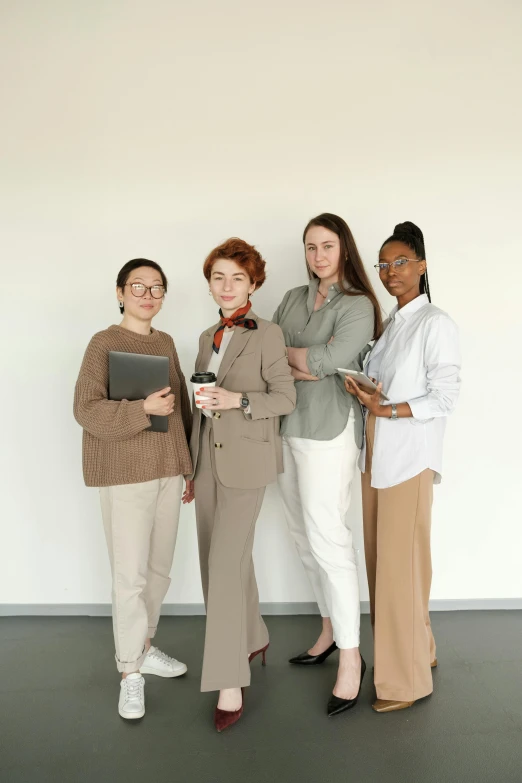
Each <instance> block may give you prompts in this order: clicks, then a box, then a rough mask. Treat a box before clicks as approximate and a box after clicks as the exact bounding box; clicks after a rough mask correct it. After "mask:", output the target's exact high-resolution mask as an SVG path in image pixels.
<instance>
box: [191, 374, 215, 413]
mask: <svg viewBox="0 0 522 783" xmlns="http://www.w3.org/2000/svg"><path fill="white" fill-rule="evenodd" d="M216 380H217V378H216V376H215V374H214V373H213V372H195V373H194V374H193V375H192V378H191V379H190V382H191V384H192V389H193V391H194V400H195V401H196V408H201V407H202V406H203V405H204V404H205V402H206V401H207V400H208V399H209V398H208V397H204V396H203V395H202V394H198V395H196V392H197V391H199V390H200V389H202V388H205V387H207V386H215V385H216Z"/></svg>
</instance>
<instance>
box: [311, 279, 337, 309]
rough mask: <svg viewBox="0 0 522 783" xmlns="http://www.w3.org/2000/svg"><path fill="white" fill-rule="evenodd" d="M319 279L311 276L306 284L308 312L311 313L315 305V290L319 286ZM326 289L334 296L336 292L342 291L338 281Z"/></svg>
mask: <svg viewBox="0 0 522 783" xmlns="http://www.w3.org/2000/svg"><path fill="white" fill-rule="evenodd" d="M320 282H321V281H320V280H319V278H318V277H312V279H311V280H310V282H309V284H308V303H307V304H308V312H309V313H313V310H314V307H315V300H316V297H317V290H318V288H319V283H320ZM328 291H329V292H330V293H331V295H332V296H336V295H337V294H340V293H342V291H341V286H340V285H339V283H334V284H333V285H331V286H330V288H329V289H328ZM325 301H326V300H325Z"/></svg>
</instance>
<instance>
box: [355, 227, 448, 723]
mask: <svg viewBox="0 0 522 783" xmlns="http://www.w3.org/2000/svg"><path fill="white" fill-rule="evenodd" d="M376 268H377V269H378V271H379V276H380V278H381V281H382V283H383V285H384V287H385V288H386V290H387V291H388V292H389V293H390V294H392V295H393V296H396V297H397V307H396V308H394V310H393V311H392V313H391V316H390V319H389V323H388V325H387V327H386V329H385V331H384V333H383V335H382V337H381V338H380V339H379V340H378V341H377V342H376V344H375V346H374V348H373V350H372V351H371V353H370V354H369V356H368V357H367V359H366V362H365V372H366V374H367V375H368V376H370V377H371V378H372V379H374V380H375V382H376V383H377V384H378V385H377V390H376V391H375V392H374V393H373V394H371V393H368V392H366V391H365V390H363V389H362V388H361V387H360V386H358V385H357V384H356V383H355V382H354V381H353V379H351V378H349V377H348V376H347V377H346V380H345V386H346V389H347V391H349V392H350V393H351V394H354V395H355V396H356V397H357V398H358V399H359V401H360V402H361V404H362V405H363V406H364V407H365V409H366V435H365V447H364V448H363V451H362V452H361V458H360V467H361V471H362V472H363V476H362V491H363V517H364V546H365V554H366V569H367V575H368V585H369V590H370V612H371V622H372V627H373V632H374V663H375V672H374V680H375V688H376V692H377V701H376V702H375V703H374V704H373V709H374V710H375V711H376V712H393V711H395V710H401V709H405V708H407V707H411V706H412V704H413V703H414V702H415V701H417V700H418V699H422V698H424V697H425V696H428V695H429V694H430V693H432V691H433V679H432V672H431V670H432V668H434V667H435V666H437V658H436V651H435V641H434V638H433V634H432V631H431V626H430V618H429V610H428V601H429V595H430V587H431V553H430V528H431V506H432V499H433V484H434V483H435V484H438V483H440V481H441V471H442V445H443V437H444V429H445V426H446V418H447V416H448V415H449V414H450V413H451V412H452V411H453V409H454V407H455V404H456V402H457V398H458V394H459V387H460V378H459V370H460V351H459V338H458V331H457V327H456V325H455V323H454V322H453V321H452V320H451V318H450V317H449V316H448V315H447V314H446V313H445V312H443V311H442V310H440V309H439V308H438V307H435V305H432V304H431V296H430V290H429V283H428V270H427V264H426V252H425V249H424V238H423V235H422V231H421V230H420V229H419V228H418V227H417V226H415V225H414V224H413V223H400V224H399V225H398V226H396V227H395V230H394V232H393V235H392V236H391V237H389V238H388V239H387V240H386V241H385V242H384V244H383V245H382V247H381V250H380V253H379V263H378V264H377V265H376ZM381 392H383V393H384V394H386V396H387V397H388V400H385V399H383V398H382V396H381Z"/></svg>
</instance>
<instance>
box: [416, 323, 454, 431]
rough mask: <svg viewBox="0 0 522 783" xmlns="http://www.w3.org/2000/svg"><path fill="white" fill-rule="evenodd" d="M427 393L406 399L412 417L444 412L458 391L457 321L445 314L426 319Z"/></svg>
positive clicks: (424, 416)
mask: <svg viewBox="0 0 522 783" xmlns="http://www.w3.org/2000/svg"><path fill="white" fill-rule="evenodd" d="M424 361H425V368H426V378H427V389H428V391H427V394H425V395H423V396H422V397H417V398H416V399H413V400H407V402H408V405H409V406H410V408H411V412H412V415H413V418H414V419H421V420H426V419H432V418H436V417H441V416H448V415H449V414H450V413H452V411H453V410H454V408H455V405H456V404H457V400H458V396H459V391H460V367H461V357H460V344H459V332H458V328H457V325H456V324H455V322H454V321H452V319H451V318H450V317H449V316H447V315H446V314H441V315H438V316H436V317H434V318H432V319H431V320H430V321H429V323H428V333H427V335H426V347H425V354H424Z"/></svg>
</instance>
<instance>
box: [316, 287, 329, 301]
mask: <svg viewBox="0 0 522 783" xmlns="http://www.w3.org/2000/svg"><path fill="white" fill-rule="evenodd" d="M317 293H318V294H320V295H321V296H322V297H323V299H326V297H327V296H328V294H323V292H322V291H321V290H320V289H319V288H318V289H317Z"/></svg>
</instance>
